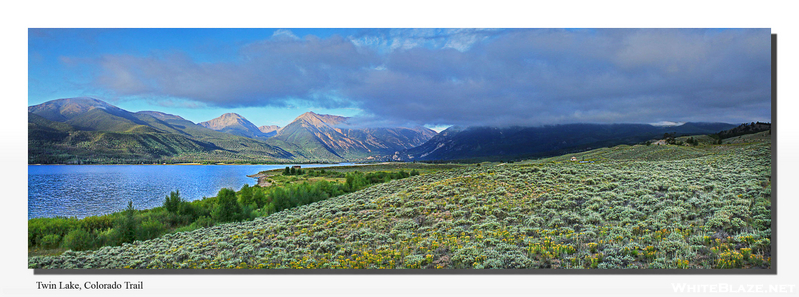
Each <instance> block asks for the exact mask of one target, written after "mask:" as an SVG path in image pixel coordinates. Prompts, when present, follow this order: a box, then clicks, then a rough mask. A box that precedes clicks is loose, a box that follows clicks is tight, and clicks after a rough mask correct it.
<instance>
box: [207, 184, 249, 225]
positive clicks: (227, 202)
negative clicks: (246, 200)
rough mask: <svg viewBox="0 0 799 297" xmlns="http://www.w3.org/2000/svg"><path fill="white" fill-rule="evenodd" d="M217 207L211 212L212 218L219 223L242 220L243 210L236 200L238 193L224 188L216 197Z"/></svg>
mask: <svg viewBox="0 0 799 297" xmlns="http://www.w3.org/2000/svg"><path fill="white" fill-rule="evenodd" d="M216 198H217V202H216V207H214V210H213V211H212V212H211V217H212V218H213V219H214V220H216V221H217V222H232V221H236V220H239V219H241V217H242V213H241V212H242V209H241V205H239V203H238V201H237V199H236V192H234V191H233V190H231V189H227V188H223V189H221V190H219V193H217V195H216Z"/></svg>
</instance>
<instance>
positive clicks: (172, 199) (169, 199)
mask: <svg viewBox="0 0 799 297" xmlns="http://www.w3.org/2000/svg"><path fill="white" fill-rule="evenodd" d="M182 202H183V199H182V198H180V190H177V191H174V192H170V193H169V196H166V199H165V200H164V208H166V211H168V212H171V213H178V210H180V204H181V203H182Z"/></svg>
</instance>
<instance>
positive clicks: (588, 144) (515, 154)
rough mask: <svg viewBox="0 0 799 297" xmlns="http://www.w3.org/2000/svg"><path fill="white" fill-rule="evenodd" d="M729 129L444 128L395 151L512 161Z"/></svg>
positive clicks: (420, 156)
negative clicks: (411, 146)
mask: <svg viewBox="0 0 799 297" xmlns="http://www.w3.org/2000/svg"><path fill="white" fill-rule="evenodd" d="M732 127H734V125H732V124H726V123H684V124H682V125H679V126H654V125H649V124H564V125H550V126H541V127H506V128H496V127H467V128H464V127H450V128H448V129H446V130H444V131H441V133H439V134H438V135H436V136H434V137H433V138H431V139H430V140H429V141H427V142H426V143H424V144H422V145H420V146H418V147H415V148H411V149H408V150H405V151H402V152H399V153H397V154H395V155H394V156H392V157H391V158H392V159H396V160H403V161H414V160H423V161H432V160H476V159H497V160H502V159H514V158H531V157H542V156H552V155H558V154H564V153H569V152H576V151H583V150H587V149H592V148H598V147H606V146H614V145H619V144H635V143H640V142H643V141H646V140H650V139H659V138H661V137H662V136H663V134H664V133H675V134H677V135H678V136H679V135H688V134H713V133H717V132H719V131H722V130H726V129H730V128H732Z"/></svg>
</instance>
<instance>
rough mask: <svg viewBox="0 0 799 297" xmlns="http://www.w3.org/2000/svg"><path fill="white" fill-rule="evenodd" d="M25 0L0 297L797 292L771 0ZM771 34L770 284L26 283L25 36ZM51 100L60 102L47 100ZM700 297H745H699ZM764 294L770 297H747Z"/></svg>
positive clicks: (7, 51) (624, 278) (785, 19)
mask: <svg viewBox="0 0 799 297" xmlns="http://www.w3.org/2000/svg"><path fill="white" fill-rule="evenodd" d="M21 2H22V1H14V2H6V3H4V4H3V5H2V9H1V10H2V11H1V12H0V22H2V24H3V26H2V29H0V30H2V35H0V38H2V39H1V40H2V43H0V44H2V46H0V52H2V55H0V59H1V60H0V61H1V62H0V75H2V76H0V86H2V96H0V100H2V101H0V102H1V103H0V104H2V108H0V127H2V130H0V131H1V132H0V133H2V134H1V135H2V137H0V148H2V151H0V152H1V153H0V164H2V167H0V182H2V188H1V189H2V195H0V201H2V202H1V203H2V204H0V212H1V213H0V220H2V233H0V239H1V240H2V242H0V244H2V246H0V249H1V250H2V255H3V256H2V257H0V261H2V262H0V269H2V278H0V295H3V296H28V295H33V296H107V295H112V294H113V295H125V296H131V295H144V294H146V295H148V296H220V295H222V296H225V295H227V296H375V295H379V296H384V295H385V296H532V295H556V296H586V295H590V296H642V295H659V296H689V295H692V294H687V293H675V292H674V289H672V284H673V283H686V284H700V285H712V284H719V283H724V284H730V285H739V284H742V285H758V284H761V285H766V286H767V285H769V284H781V285H794V292H793V293H792V294H779V295H784V296H794V295H799V287H797V286H796V285H797V284H799V273H797V271H799V267H797V265H799V262H798V261H797V252H795V251H794V250H795V249H796V247H797V246H796V244H797V240H796V237H795V236H796V235H797V232H796V230H797V215H795V214H794V213H795V211H796V210H797V209H799V205H798V204H799V203H798V202H797V199H796V197H797V193H799V188H797V183H796V182H794V181H795V180H796V179H797V169H796V166H797V165H799V164H797V157H796V152H797V148H799V145H798V143H797V137H796V134H795V132H794V131H796V129H798V128H799V125H797V117H796V116H794V113H795V112H796V111H797V110H796V103H795V102H796V95H797V92H796V82H797V75H796V70H797V69H796V68H797V63H796V60H797V59H796V56H797V53H799V48H797V43H796V41H797V33H799V31H797V26H796V23H797V21H796V9H794V8H793V7H792V5H788V4H787V3H789V2H787V1H786V2H775V1H758V2H757V3H754V2H752V1H658V2H653V1H551V2H557V3H550V2H547V3H528V1H504V0H503V1H496V0H495V1H480V2H476V1H475V2H473V3H472V2H469V1H430V0H428V1H416V0H414V1H281V2H280V3H268V2H266V1H208V2H203V1H180V2H179V1H174V3H173V2H171V1H163V0H161V1H132V2H121V1H29V2H28V3H25V4H21ZM29 27H39V28H41V27H73V28H104V27H223V28H224V27H246V28H297V27H310V28H314V27H347V28H350V27H352V28H375V27H377V28H386V27H424V28H436V27H446V28H461V27H472V28H473V27H492V28H518V27H522V28H542V27H547V28H617V27H623V28H674V27H679V28H730V27H740V28H771V29H772V33H776V34H778V41H777V42H778V51H779V53H778V71H779V73H778V95H777V96H778V108H779V111H778V119H777V124H778V126H777V129H778V131H777V133H778V137H779V142H778V154H779V155H778V158H779V163H778V164H779V165H778V170H779V173H778V175H777V178H778V190H777V195H778V201H779V203H778V208H779V213H778V216H779V219H778V222H777V224H778V231H779V233H778V244H779V256H778V257H779V264H778V274H777V275H766V276H759V275H738V276H727V275H710V276H708V275H676V276H674V275H199V276H195V275H110V276H106V275H66V276H53V275H33V270H29V269H27V268H26V267H27V260H26V258H27V246H26V232H27V228H26V227H27V161H26V160H27V128H26V127H27V124H26V123H27V118H26V111H27V106H28V102H27V42H28V39H27V28H29ZM53 99H56V98H53ZM126 280H130V281H139V280H141V281H144V286H145V290H143V291H141V292H132V291H124V290H123V291H94V292H92V291H87V290H83V291H80V292H65V291H40V290H36V281H44V282H47V281H53V282H58V281H64V282H67V281H73V282H79V283H81V284H82V283H83V282H85V281H100V282H104V281H106V282H113V281H117V282H122V281H126ZM696 295H697V296H706V295H710V296H722V295H734V296H749V295H750V294H745V293H736V294H721V293H715V294H714V293H705V294H696ZM751 295H756V296H763V295H766V294H751Z"/></svg>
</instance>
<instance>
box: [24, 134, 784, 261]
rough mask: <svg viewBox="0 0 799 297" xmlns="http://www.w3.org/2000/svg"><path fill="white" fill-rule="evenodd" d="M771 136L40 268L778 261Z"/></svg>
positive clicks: (452, 180)
mask: <svg viewBox="0 0 799 297" xmlns="http://www.w3.org/2000/svg"><path fill="white" fill-rule="evenodd" d="M770 148H771V146H770V144H769V143H768V142H762V143H755V144H746V145H724V146H708V147H704V148H690V147H677V146H667V147H658V146H632V147H630V146H618V147H614V148H605V149H599V150H595V151H591V152H586V153H584V154H585V155H586V157H587V158H588V157H590V158H593V159H594V160H596V163H591V164H580V163H577V162H569V161H564V160H565V159H566V158H568V157H570V156H571V155H568V156H562V157H556V158H550V159H545V160H538V161H535V162H526V163H523V164H519V163H515V164H503V165H501V166H499V165H497V166H485V165H483V166H467V167H463V168H459V169H454V170H450V171H444V172H438V173H433V174H425V175H421V176H417V177H414V178H409V179H404V180H398V181H392V182H389V183H386V184H381V185H377V186H374V187H371V188H368V189H365V190H362V191H359V192H356V193H352V194H349V195H344V196H340V197H336V198H332V199H328V200H325V201H321V202H318V203H314V204H311V205H306V206H302V207H299V208H296V209H291V210H288V211H282V212H279V213H276V214H273V215H271V216H269V217H266V218H260V219H256V220H255V221H251V222H244V223H235V224H225V225H219V226H214V227H210V228H204V229H199V230H195V231H191V232H183V233H178V234H173V235H168V236H165V237H163V238H159V239H154V240H149V241H146V242H137V243H134V244H131V245H124V246H121V247H110V248H102V249H100V250H98V251H94V252H85V253H76V252H66V253H64V254H63V255H62V256H60V257H32V258H29V263H30V266H31V267H39V268H87V267H92V268H757V267H770V256H771V254H770V253H771V249H770V247H771V244H770V238H771V230H770V218H771V213H770V207H771V206H770V195H771V188H770V174H771V170H770V166H771V164H770V161H771V150H770Z"/></svg>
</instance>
